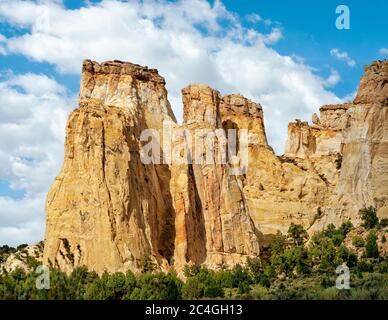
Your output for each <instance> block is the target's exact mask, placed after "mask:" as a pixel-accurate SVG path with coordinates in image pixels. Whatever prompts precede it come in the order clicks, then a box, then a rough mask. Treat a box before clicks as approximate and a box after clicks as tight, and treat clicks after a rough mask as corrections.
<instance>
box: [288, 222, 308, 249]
mask: <svg viewBox="0 0 388 320" xmlns="http://www.w3.org/2000/svg"><path fill="white" fill-rule="evenodd" d="M288 237H289V238H291V239H292V240H293V241H294V244H295V245H297V246H300V245H302V244H303V242H304V241H305V240H306V239H308V234H307V231H306V230H305V229H304V228H303V227H302V226H301V225H299V224H294V223H291V225H290V227H289V228H288Z"/></svg>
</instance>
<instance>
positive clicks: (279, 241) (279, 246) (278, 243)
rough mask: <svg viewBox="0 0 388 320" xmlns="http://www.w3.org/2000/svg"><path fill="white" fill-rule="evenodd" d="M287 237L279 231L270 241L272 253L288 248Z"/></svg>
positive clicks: (281, 251)
mask: <svg viewBox="0 0 388 320" xmlns="http://www.w3.org/2000/svg"><path fill="white" fill-rule="evenodd" d="M286 239H287V237H286V236H284V235H283V234H282V233H281V232H280V231H278V232H277V233H276V235H275V236H274V237H273V238H272V239H271V242H270V248H271V254H278V253H283V252H284V249H285V248H286Z"/></svg>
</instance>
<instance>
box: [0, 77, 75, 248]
mask: <svg viewBox="0 0 388 320" xmlns="http://www.w3.org/2000/svg"><path fill="white" fill-rule="evenodd" d="M75 103H76V101H75V98H72V99H70V98H68V97H67V96H66V94H65V90H64V88H63V87H62V86H61V85H60V84H58V83H57V82H56V81H55V80H53V79H50V78H48V77H47V76H45V75H38V74H32V73H28V74H24V75H13V74H10V75H8V78H7V79H5V80H3V81H1V82H0V136H1V137H2V139H0V180H6V181H8V182H9V185H10V187H11V188H13V189H18V190H25V191H26V193H25V196H24V198H22V199H17V200H16V199H12V198H8V197H0V245H1V244H4V243H8V244H17V243H18V242H34V241H37V240H39V239H42V237H43V230H44V199H45V196H46V193H47V190H48V188H49V186H50V184H51V183H52V181H53V179H54V177H55V176H56V175H57V174H58V172H59V169H60V166H61V163H62V160H63V144H64V131H65V123H66V119H67V116H68V113H69V111H70V110H71V107H73V106H75ZM3 137H5V138H3ZM38 222H39V223H38ZM23 230H24V231H23ZM7 235H14V237H12V238H8V241H7Z"/></svg>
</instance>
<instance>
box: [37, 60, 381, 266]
mask: <svg viewBox="0 0 388 320" xmlns="http://www.w3.org/2000/svg"><path fill="white" fill-rule="evenodd" d="M387 83H388V62H387V61H377V62H374V63H372V64H371V65H370V66H367V67H366V69H365V75H364V76H363V78H362V80H361V84H360V88H359V90H358V93H357V96H356V98H355V100H354V102H352V103H346V104H341V105H325V106H322V107H321V108H320V115H319V116H318V115H316V114H314V115H313V117H312V124H311V125H310V124H308V123H307V122H302V121H300V120H296V121H295V122H292V123H290V124H289V126H288V138H287V142H286V148H285V153H284V155H282V156H277V155H276V154H275V153H274V152H273V150H272V148H271V147H270V146H269V145H268V143H267V138H266V134H265V128H264V121H263V110H262V108H261V106H260V105H258V104H256V103H254V102H252V101H250V100H248V99H246V98H244V97H243V96H241V95H237V94H232V95H226V96H221V95H220V93H219V92H218V91H216V90H214V89H212V88H210V87H209V86H207V85H190V86H188V87H186V88H184V89H183V90H182V96H183V105H184V122H183V124H182V125H181V126H180V125H178V124H177V123H176V120H175V117H174V115H173V112H172V110H171V107H170V104H169V102H168V99H167V91H166V89H165V81H164V79H163V77H161V76H160V75H159V74H158V72H157V71H156V70H154V69H148V68H147V67H142V66H138V65H134V64H131V63H124V62H121V61H110V62H105V63H102V64H98V63H96V62H92V61H90V60H86V61H85V62H84V64H83V72H82V80H81V90H80V97H79V107H78V108H77V109H76V110H74V111H73V112H72V114H71V115H70V117H69V120H68V124H67V133H66V145H65V159H64V165H63V168H62V170H61V173H60V175H59V176H58V177H57V178H56V180H55V182H54V184H53V186H52V188H51V190H50V192H49V194H48V197H47V226H46V243H45V250H44V261H45V262H46V263H48V264H51V265H55V266H58V267H60V268H61V269H63V270H65V271H70V270H72V269H73V268H74V267H76V266H80V265H86V266H87V267H88V268H90V269H92V270H95V271H97V272H100V273H101V272H103V271H105V270H106V271H109V272H114V271H125V270H127V269H131V270H135V271H136V270H140V269H141V267H142V263H143V262H144V261H145V259H146V258H147V257H150V258H151V259H152V260H153V262H154V263H155V264H156V265H157V267H158V268H159V269H161V270H168V269H169V268H171V267H174V268H175V269H177V270H178V271H181V270H182V269H183V267H184V266H185V265H186V264H190V263H193V264H205V265H207V266H209V267H211V268H218V267H220V266H223V265H229V266H231V265H233V264H235V263H243V262H244V261H245V259H246V258H247V257H249V256H257V255H259V253H260V247H261V246H263V245H265V244H266V243H267V241H268V239H269V238H270V237H271V236H272V235H273V234H275V233H276V232H277V231H278V230H280V231H281V232H286V231H287V229H288V226H289V225H290V224H291V223H292V222H293V223H297V224H302V225H303V226H304V227H305V228H306V229H308V231H309V232H310V233H311V232H314V231H316V230H318V229H321V228H323V227H324V226H326V225H328V224H329V223H334V224H340V223H341V222H342V221H344V220H346V219H351V220H352V221H353V223H354V224H356V225H357V223H358V222H359V221H358V210H359V209H360V208H362V207H365V206H373V207H376V208H377V209H378V214H379V215H380V216H387V215H388V145H387V143H388V111H387V110H388V85H387ZM165 123H169V125H170V127H171V128H172V129H173V130H178V131H179V130H180V133H181V135H178V136H177V137H175V138H176V139H173V142H172V145H171V146H170V147H169V148H166V147H165V144H164V142H165V140H167V138H166V137H164V136H163V134H164V133H165V131H164V129H165ZM146 129H152V130H153V131H152V132H153V134H154V135H156V136H158V137H161V138H160V139H159V140H157V141H158V143H159V144H160V145H159V144H158V145H157V148H156V149H157V150H159V153H160V155H161V159H162V160H165V159H166V157H167V158H168V159H171V158H172V159H173V160H174V159H175V158H174V156H178V158H180V159H181V160H183V161H161V162H151V163H144V161H143V159H142V150H144V147H145V145H146V144H147V143H148V141H145V140H144V139H142V138H141V137H142V133H143V132H144V130H146ZM174 132H175V131H174ZM244 132H249V135H248V137H247V138H246V137H245V136H244ZM232 133H235V136H236V138H237V140H236V141H234V140H233V139H232V136H231V134H232ZM189 137H192V138H193V139H189ZM244 137H245V138H246V139H244ZM209 139H210V140H211V141H213V144H212V145H213V147H212V148H210V149H206V147H205V149H201V148H200V147H199V146H200V145H202V146H203V145H206V142H207V141H209ZM193 140H195V142H196V143H193V142H194V141H193ZM198 142H199V143H198ZM225 150H227V152H226V153H222V151H225ZM229 150H234V151H235V152H234V153H231V152H229ZM153 151H155V149H153ZM212 155H214V156H213V157H211V156H212ZM198 157H199V158H200V159H202V161H200V162H198V161H196V160H197V158H198ZM185 160H190V161H185ZM193 160H195V161H193Z"/></svg>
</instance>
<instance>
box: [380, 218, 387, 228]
mask: <svg viewBox="0 0 388 320" xmlns="http://www.w3.org/2000/svg"><path fill="white" fill-rule="evenodd" d="M380 227H383V228H385V227H388V218H384V219H381V220H380Z"/></svg>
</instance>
